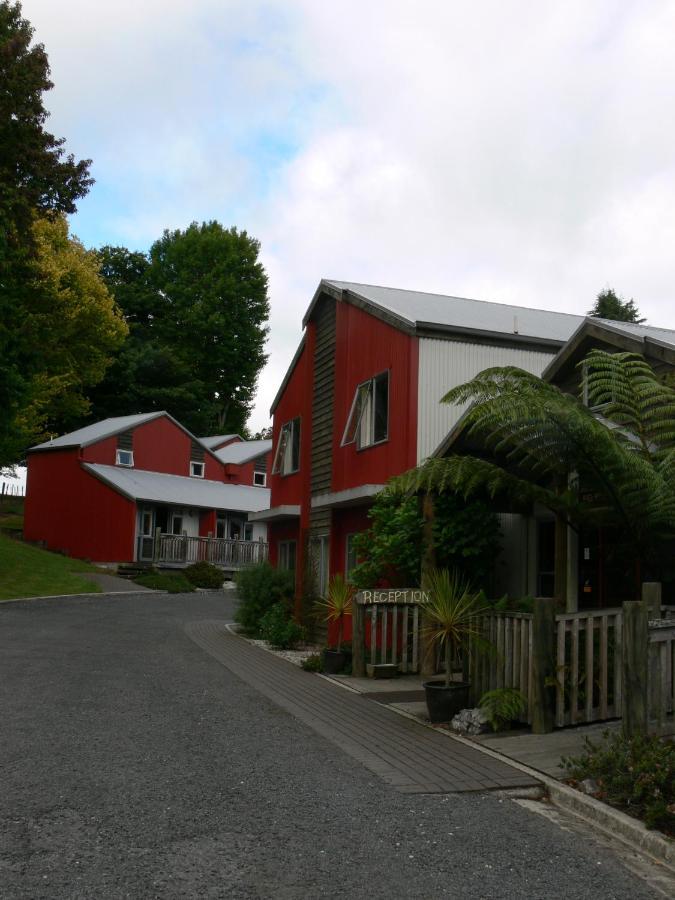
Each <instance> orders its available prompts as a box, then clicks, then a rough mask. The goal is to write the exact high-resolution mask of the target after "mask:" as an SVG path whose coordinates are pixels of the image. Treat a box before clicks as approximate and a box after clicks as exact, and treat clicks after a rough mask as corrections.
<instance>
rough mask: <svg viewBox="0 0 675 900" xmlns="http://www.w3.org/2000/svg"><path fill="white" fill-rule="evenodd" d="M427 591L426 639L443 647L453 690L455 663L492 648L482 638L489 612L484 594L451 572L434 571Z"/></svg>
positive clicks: (429, 575)
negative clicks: (482, 620)
mask: <svg viewBox="0 0 675 900" xmlns="http://www.w3.org/2000/svg"><path fill="white" fill-rule="evenodd" d="M424 587H425V589H426V590H427V592H428V594H429V600H428V601H427V602H426V603H425V604H424V620H425V635H426V637H427V638H428V640H429V642H430V644H431V645H432V646H433V645H434V644H437V645H440V647H441V649H442V652H443V656H444V663H445V664H444V669H445V685H446V687H449V686H450V682H451V679H452V667H453V663H454V662H455V661H458V660H461V659H463V658H464V656H465V655H468V654H470V653H471V652H474V651H487V650H488V649H489V647H490V646H491V645H490V644H489V642H487V641H486V640H485V639H484V638H483V636H482V630H481V624H480V616H481V614H482V613H484V612H487V609H486V607H485V605H484V604H483V603H482V601H481V594H480V593H477V592H476V591H473V590H472V588H471V585H470V584H469V582H468V580H467V579H466V578H464V577H462V576H461V575H460V574H459V573H458V572H453V571H450V570H449V569H431V570H429V571H428V572H427V573H426V574H425V578H424Z"/></svg>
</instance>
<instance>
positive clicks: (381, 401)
mask: <svg viewBox="0 0 675 900" xmlns="http://www.w3.org/2000/svg"><path fill="white" fill-rule="evenodd" d="M388 437H389V372H381V373H380V374H379V375H376V376H375V377H374V378H371V379H370V380H369V381H364V382H362V383H361V384H360V385H359V386H358V387H357V388H356V393H355V394H354V399H353V400H352V408H351V410H350V411H349V418H348V419H347V425H346V426H345V430H344V434H343V435H342V444H341V446H342V447H345V446H346V445H347V444H356V448H357V449H358V450H361V449H362V448H363V447H371V446H372V445H373V444H380V443H382V441H386V440H387V438H388Z"/></svg>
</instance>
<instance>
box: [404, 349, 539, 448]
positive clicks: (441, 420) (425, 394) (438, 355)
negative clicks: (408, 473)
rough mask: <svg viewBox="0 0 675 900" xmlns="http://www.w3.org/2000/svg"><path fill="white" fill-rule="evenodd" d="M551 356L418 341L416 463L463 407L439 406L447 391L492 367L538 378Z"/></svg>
mask: <svg viewBox="0 0 675 900" xmlns="http://www.w3.org/2000/svg"><path fill="white" fill-rule="evenodd" d="M552 358H553V353H544V352H542V351H539V350H523V349H520V348H512V347H495V346H491V345H488V344H474V343H468V342H461V341H450V340H439V339H437V338H420V342H419V379H418V387H417V462H418V463H420V462H422V460H424V459H426V458H427V457H428V456H430V455H431V454H432V453H433V452H434V450H435V449H436V448H437V447H438V445H439V444H440V443H441V441H442V440H443V439H444V438H445V437H446V435H447V433H448V432H449V431H450V429H451V428H452V427H453V426H454V425H455V424H456V423H457V421H458V420H459V418H460V416H461V415H462V413H463V411H464V409H465V406H458V405H452V406H451V405H450V404H448V403H441V402H440V399H441V397H443V396H444V395H445V394H447V392H448V391H449V390H450V388H453V387H455V386H456V385H458V384H462V383H463V382H465V381H468V380H469V379H470V378H473V377H474V375H477V374H478V373H479V372H482V371H483V369H489V368H492V366H518V367H519V368H521V369H525V370H526V371H527V372H532V373H533V374H534V375H540V374H541V373H542V372H543V371H544V369H545V368H546V365H547V363H548V362H549V361H550V360H551V359H552Z"/></svg>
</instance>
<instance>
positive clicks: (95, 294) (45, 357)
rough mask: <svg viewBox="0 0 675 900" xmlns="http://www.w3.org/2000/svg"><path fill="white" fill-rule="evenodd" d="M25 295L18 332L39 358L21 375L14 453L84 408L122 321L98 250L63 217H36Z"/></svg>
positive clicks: (123, 329)
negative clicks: (29, 372)
mask: <svg viewBox="0 0 675 900" xmlns="http://www.w3.org/2000/svg"><path fill="white" fill-rule="evenodd" d="M33 243H34V246H35V251H36V257H35V260H34V264H33V267H32V271H33V283H32V284H31V285H29V288H30V289H31V295H32V299H31V303H30V304H28V305H27V306H26V307H25V308H24V310H23V320H22V323H21V332H20V333H19V335H18V337H19V340H23V339H25V340H26V341H32V342H34V343H35V345H36V346H38V347H40V349H41V355H40V366H39V368H36V369H35V370H34V371H33V373H32V375H31V377H30V378H29V379H27V382H26V384H27V387H26V391H25V394H24V398H23V403H22V406H21V409H20V411H19V412H18V414H17V416H16V417H15V420H14V427H13V432H12V436H11V441H10V439H8V442H7V443H8V445H10V444H13V445H14V448H15V449H14V455H15V457H16V454H20V453H21V451H22V450H23V449H25V447H26V445H27V444H29V443H31V442H32V441H34V440H36V439H37V438H38V437H39V436H41V435H42V434H43V433H44V432H45V430H49V431H56V430H57V426H56V423H58V426H59V430H60V427H61V426H62V424H63V423H64V422H65V423H74V422H76V421H77V420H78V419H81V417H82V415H83V414H86V413H87V412H88V410H89V401H88V399H87V389H88V388H89V387H90V386H91V385H92V384H96V383H97V382H98V381H100V379H101V378H102V377H103V374H104V372H105V370H106V367H107V366H108V364H109V363H110V359H111V357H112V354H113V353H114V352H115V351H116V350H117V349H118V348H119V346H120V345H121V343H122V341H123V340H124V338H125V336H126V334H127V330H128V329H127V326H126V324H125V322H124V319H123V317H122V315H121V313H120V311H119V309H118V308H117V306H116V305H115V302H114V300H113V298H112V296H111V294H110V292H109V291H108V289H107V287H106V285H105V283H104V281H103V280H102V278H101V277H100V274H99V262H98V257H97V256H96V254H95V253H94V252H92V251H87V250H85V248H84V247H83V246H82V244H81V243H80V242H79V241H78V240H77V239H76V238H73V237H70V236H69V234H68V225H67V223H66V221H65V219H64V218H63V217H57V218H54V219H37V220H36V221H35V222H34V225H33Z"/></svg>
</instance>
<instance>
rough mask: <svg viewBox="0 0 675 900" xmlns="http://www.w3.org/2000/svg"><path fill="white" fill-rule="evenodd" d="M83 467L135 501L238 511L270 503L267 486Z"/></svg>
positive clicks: (89, 465)
mask: <svg viewBox="0 0 675 900" xmlns="http://www.w3.org/2000/svg"><path fill="white" fill-rule="evenodd" d="M82 465H83V468H84V469H85V470H86V471H87V472H90V473H91V474H92V475H94V476H96V477H97V478H100V479H101V481H104V482H106V484H109V485H111V486H112V487H114V488H115V489H116V490H118V491H119V492H120V493H122V494H125V495H126V496H127V497H130V498H132V499H133V500H148V501H150V502H152V503H173V504H176V505H177V506H197V507H200V508H201V509H231V510H234V511H236V512H259V511H260V510H261V509H267V508H268V507H269V505H270V492H269V490H268V489H267V488H260V487H249V486H248V485H245V484H224V483H223V482H222V481H207V480H206V479H203V478H187V477H186V476H184V475H166V474H164V473H163V472H146V471H145V470H143V469H127V468H123V467H122V466H103V465H100V464H99V463H83V464H82Z"/></svg>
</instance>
